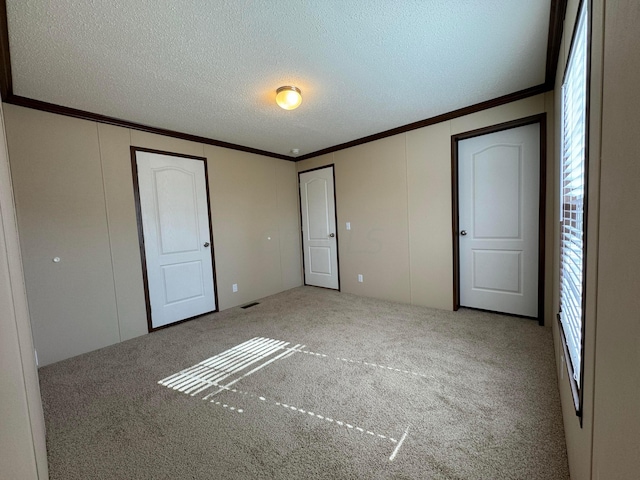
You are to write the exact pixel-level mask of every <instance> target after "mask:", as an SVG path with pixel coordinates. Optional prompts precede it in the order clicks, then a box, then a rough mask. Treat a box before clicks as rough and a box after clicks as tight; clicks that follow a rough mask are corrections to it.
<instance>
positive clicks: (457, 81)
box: [6, 0, 551, 155]
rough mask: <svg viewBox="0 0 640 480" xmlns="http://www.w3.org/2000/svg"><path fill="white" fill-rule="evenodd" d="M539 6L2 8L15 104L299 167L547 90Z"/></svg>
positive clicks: (265, 2) (148, 2) (401, 0)
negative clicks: (279, 98) (303, 159)
mask: <svg viewBox="0 0 640 480" xmlns="http://www.w3.org/2000/svg"><path fill="white" fill-rule="evenodd" d="M550 1H551V0H421V1H420V0H398V1H392V0H253V1H252V0H183V1H175V0H93V1H86V0H56V1H49V0H7V2H6V3H7V15H8V24H9V45H10V52H11V67H12V74H13V93H14V94H15V95H19V96H24V97H28V98H32V99H36V100H42V101H45V102H50V103H54V104H58V105H62V106H66V107H72V108H77V109H81V110H86V111H89V112H93V113H99V114H102V115H107V116H111V117H116V118H120V119H124V120H127V121H130V122H136V123H140V124H144V125H149V126H153V127H158V128H165V129H170V130H175V131H178V132H183V133H189V134H192V135H199V136H203V137H207V138H212V139H216V140H221V141H225V142H230V143H234V144H238V145H243V146H247V147H252V148H257V149H261V150H266V151H269V152H273V153H278V154H284V155H289V154H290V150H291V149H293V148H299V149H300V155H305V154H308V153H311V152H314V151H317V150H320V149H323V148H327V147H331V146H334V145H338V144H341V143H344V142H348V141H351V140H355V139H358V138H361V137H364V136H367V135H372V134H376V133H379V132H382V131H385V130H389V129H391V128H395V127H399V126H402V125H406V124H408V123H412V122H416V121H419V120H422V119H425V118H429V117H433V116H436V115H439V114H442V113H446V112H450V111H452V110H456V109H458V108H462V107H466V106H469V105H473V104H476V103H479V102H482V101H485V100H490V99H493V98H496V97H500V96H502V95H506V94H509V93H513V92H516V91H519V90H523V89H525V88H528V87H532V86H536V85H539V84H542V83H544V78H545V61H546V49H547V35H548V28H549V11H550ZM289 84H292V85H295V86H297V87H299V88H300V89H301V90H302V94H303V103H302V105H301V106H300V107H299V108H298V109H297V110H293V111H285V110H282V109H280V108H279V107H278V106H277V105H276V104H275V101H274V98H275V90H276V88H277V87H279V86H281V85H289Z"/></svg>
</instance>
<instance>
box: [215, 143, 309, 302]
mask: <svg viewBox="0 0 640 480" xmlns="http://www.w3.org/2000/svg"><path fill="white" fill-rule="evenodd" d="M204 150H205V155H206V157H207V159H208V160H209V188H210V191H211V195H212V209H211V214H212V217H213V225H214V227H213V237H214V242H215V243H214V245H215V252H216V264H217V267H216V269H217V273H218V299H219V303H220V308H221V309H226V308H230V307H233V306H236V305H242V304H244V303H247V302H250V301H253V300H256V299H258V298H261V297H264V296H267V295H272V294H274V293H277V292H280V291H282V290H283V282H282V270H281V265H280V258H281V256H280V248H281V246H280V241H281V239H280V219H279V214H278V203H277V194H276V188H277V184H278V173H277V170H276V166H277V165H278V163H280V162H282V160H277V159H270V158H265V157H260V156H257V155H254V154H250V153H245V152H239V151H235V150H227V149H223V148H220V147H214V146H210V145H205V149H204ZM294 185H295V184H294ZM290 188H291V187H290ZM290 246H291V247H292V248H293V247H295V248H296V249H297V250H298V251H299V244H297V243H296V244H291V245H290ZM296 253H297V252H296ZM232 284H237V285H238V292H235V293H234V292H233V291H232Z"/></svg>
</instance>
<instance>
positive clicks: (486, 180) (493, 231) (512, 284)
mask: <svg viewBox="0 0 640 480" xmlns="http://www.w3.org/2000/svg"><path fill="white" fill-rule="evenodd" d="M539 192H540V124H531V125H526V126H523V127H517V128H512V129H509V130H503V131H500V132H496V133H490V134H486V135H481V136H478V137H473V138H469V139H466V140H461V141H460V142H459V143H458V199H459V232H458V233H459V235H460V236H459V248H460V305H461V306H465V307H473V308H481V309H486V310H493V311H497V312H504V313H512V314H516V315H523V316H529V317H537V316H538V230H539Z"/></svg>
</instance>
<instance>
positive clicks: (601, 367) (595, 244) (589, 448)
mask: <svg viewBox="0 0 640 480" xmlns="http://www.w3.org/2000/svg"><path fill="white" fill-rule="evenodd" d="M578 3H579V2H578V0H572V1H570V2H569V6H568V9H567V16H566V21H565V29H564V37H563V47H562V50H561V58H560V62H559V66H558V73H557V77H556V91H559V89H560V86H561V81H562V75H563V73H564V68H565V64H566V59H567V56H568V53H569V47H570V45H569V42H570V38H571V33H572V31H573V25H574V23H575V18H576V15H577V9H578ZM639 22H640V5H639V4H638V3H637V2H634V1H630V0H629V1H616V2H606V3H605V2H603V1H599V0H594V1H593V9H592V43H591V49H592V53H591V95H590V116H589V121H590V128H589V134H590V138H589V150H590V151H589V198H588V209H589V210H588V227H587V228H588V230H587V260H586V269H587V276H586V280H587V284H586V290H585V292H586V293H585V296H586V308H585V350H584V367H583V369H584V404H583V423H582V426H581V425H580V422H579V419H578V418H577V417H576V415H575V412H574V407H573V401H572V397H571V390H570V385H569V382H568V380H567V372H566V365H565V363H564V362H565V360H564V355H563V352H562V345H561V343H560V337H559V333H558V329H557V327H554V341H555V345H556V354H557V359H558V375H559V386H560V394H561V400H562V407H563V415H564V425H565V434H566V440H567V451H568V455H569V467H570V470H571V478H572V479H574V480H588V479H593V480H604V479H613V478H615V479H635V478H637V477H638V471H640V456H639V455H638V453H639V451H640V450H639V449H640V406H639V405H640V404H639V403H638V400H639V399H640V375H639V374H638V371H639V370H638V365H640V340H639V339H640V321H639V319H638V311H639V310H640V308H639V307H640V297H639V296H638V292H639V291H640V276H639V275H638V272H640V253H639V251H638V249H637V248H634V245H635V243H636V239H637V237H638V235H639V234H640V217H639V216H638V210H639V209H640V196H639V195H638V179H639V178H640V167H639V164H638V152H639V151H640V143H639V141H638V131H640V114H639V113H638V112H639V111H640V95H638V91H637V85H638V81H639V79H640V58H639V57H638V55H637V50H638V45H640V30H638V28H637V25H638V23H639ZM559 101H560V98H558V99H557V105H556V109H557V111H558V112H559V111H560V110H559ZM556 117H557V118H556V120H558V119H559V116H558V115H556ZM556 134H557V135H559V134H560V132H559V129H558V131H557V132H556ZM558 165H559V149H558V150H557V152H556V167H555V170H556V172H558V171H559V167H558ZM558 181H559V180H558V178H557V174H556V187H557V185H558ZM558 201H559V200H558V199H556V209H558V208H559V207H558V203H557V202H558ZM556 220H557V215H556ZM557 254H558V246H557V245H556V248H555V257H556V262H557ZM554 271H555V272H557V263H556V266H555V268H554ZM554 290H555V291H557V274H556V275H554ZM554 304H556V305H557V293H556V295H555V297H554Z"/></svg>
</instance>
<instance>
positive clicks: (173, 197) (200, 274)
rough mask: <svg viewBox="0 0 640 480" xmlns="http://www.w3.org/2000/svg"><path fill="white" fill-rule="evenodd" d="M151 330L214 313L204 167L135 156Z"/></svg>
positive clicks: (162, 157) (171, 158)
mask: <svg viewBox="0 0 640 480" xmlns="http://www.w3.org/2000/svg"><path fill="white" fill-rule="evenodd" d="M136 164H137V169H138V190H139V196H140V212H141V215H142V229H143V237H144V253H145V263H146V268H147V272H146V273H147V275H146V277H147V285H148V296H149V303H150V306H151V314H150V317H151V322H150V325H149V330H153V329H155V328H158V327H162V326H164V325H168V324H170V323H174V322H178V321H180V320H184V319H187V318H191V317H195V316H196V315H200V314H203V313H207V312H211V311H214V310H215V309H216V302H215V290H214V280H213V263H212V249H211V233H210V232H211V230H210V227H209V208H208V199H207V187H206V180H205V178H206V176H205V162H204V161H203V160H200V159H192V158H185V157H179V156H173V155H162V154H158V153H150V152H144V151H136Z"/></svg>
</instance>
